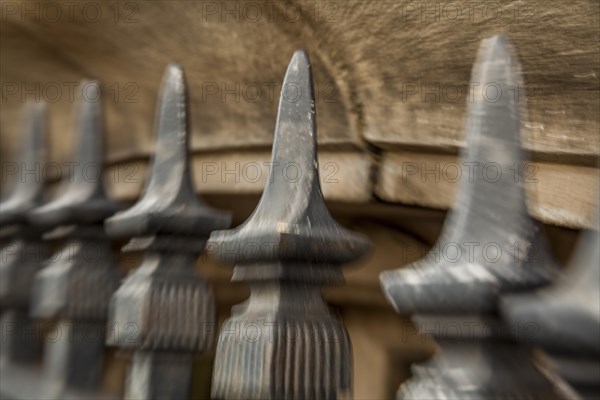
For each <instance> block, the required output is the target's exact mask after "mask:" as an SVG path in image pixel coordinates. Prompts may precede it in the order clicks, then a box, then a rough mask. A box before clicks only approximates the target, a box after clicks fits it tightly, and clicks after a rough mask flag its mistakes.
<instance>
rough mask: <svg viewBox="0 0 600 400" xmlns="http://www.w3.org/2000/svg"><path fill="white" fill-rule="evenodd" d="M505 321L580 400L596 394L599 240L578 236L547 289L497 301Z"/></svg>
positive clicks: (599, 388)
mask: <svg viewBox="0 0 600 400" xmlns="http://www.w3.org/2000/svg"><path fill="white" fill-rule="evenodd" d="M502 311H503V313H504V315H506V317H507V319H508V320H509V321H510V322H511V323H513V324H514V325H516V326H519V327H534V328H535V329H521V330H518V331H516V335H517V336H518V337H519V339H520V340H521V341H522V342H523V343H526V344H530V345H539V346H541V347H542V348H544V349H545V350H546V351H547V352H548V353H550V355H551V357H552V358H553V359H554V363H553V364H555V365H556V371H557V372H558V373H559V375H561V376H562V377H563V378H564V379H565V380H567V381H568V382H569V383H571V384H572V386H573V387H574V388H575V390H576V391H577V392H578V393H579V395H580V396H581V397H582V398H585V399H594V398H597V396H598V394H599V393H600V234H599V233H598V231H597V230H596V231H588V232H585V233H583V234H582V238H581V239H580V241H579V245H578V247H577V249H576V253H575V256H574V258H573V260H572V261H571V263H570V266H569V267H568V268H567V271H566V273H565V275H564V276H562V277H561V279H559V280H558V281H557V282H556V283H555V284H554V285H553V286H551V287H549V288H544V289H540V290H538V291H535V292H532V293H523V294H512V295H508V296H505V297H504V298H503V300H502Z"/></svg>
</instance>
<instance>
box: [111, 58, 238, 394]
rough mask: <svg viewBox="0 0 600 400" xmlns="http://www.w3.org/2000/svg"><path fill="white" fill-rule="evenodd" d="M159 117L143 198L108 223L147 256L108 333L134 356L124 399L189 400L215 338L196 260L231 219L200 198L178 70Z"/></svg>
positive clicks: (211, 303)
mask: <svg viewBox="0 0 600 400" xmlns="http://www.w3.org/2000/svg"><path fill="white" fill-rule="evenodd" d="M156 115H157V116H156V151H155V154H154V158H153V161H152V168H151V173H150V176H149V179H148V183H147V185H146V188H145V189H144V193H143V194H142V197H141V198H140V200H139V201H138V202H137V203H136V204H135V205H134V206H132V207H131V208H129V209H128V210H126V211H123V212H121V213H118V214H116V215H115V216H114V217H112V218H109V219H108V220H107V221H106V223H105V228H106V231H107V232H108V234H109V235H110V236H113V237H133V239H132V240H131V241H130V242H129V244H128V245H127V246H126V247H125V248H124V250H125V251H141V252H143V254H144V258H143V262H142V264H141V266H140V267H139V268H137V269H136V270H135V271H134V272H132V273H130V275H129V276H128V277H127V279H126V280H125V281H124V282H123V284H122V285H121V287H120V288H119V289H118V290H117V292H116V293H115V294H114V296H113V298H112V303H111V310H110V321H109V326H110V327H114V329H115V330H113V331H112V332H111V333H110V335H109V337H108V344H110V345H116V346H119V347H121V348H124V349H131V350H133V351H134V356H133V363H132V365H131V367H130V369H129V373H128V380H127V387H126V398H135V399H138V398H143V399H163V398H168V399H183V398H189V395H190V389H191V382H192V376H191V373H192V361H193V357H192V356H193V354H194V353H198V352H202V351H204V350H206V349H207V347H208V346H209V345H210V342H211V339H212V336H213V334H214V332H215V331H216V326H215V324H216V321H215V308H216V305H215V299H214V295H213V292H212V290H211V288H210V287H209V286H208V284H207V283H206V281H205V280H204V279H203V278H202V277H201V276H200V275H198V274H196V273H195V272H194V267H195V265H196V259H197V258H198V255H199V254H200V253H201V252H202V251H203V250H204V247H205V245H206V241H207V240H208V235H209V233H210V232H211V231H212V230H213V229H223V228H226V227H228V226H229V223H230V216H229V214H228V213H224V212H220V211H217V210H214V209H212V208H209V207H208V206H206V205H205V204H204V203H203V202H202V201H201V200H200V199H199V198H198V197H197V196H196V194H195V191H194V186H193V182H192V179H191V173H190V160H189V155H188V152H189V149H188V142H189V126H188V100H187V90H186V83H185V77H184V73H183V70H182V68H181V67H180V66H178V65H169V66H168V67H167V69H166V72H165V74H164V77H163V82H162V88H161V94H160V98H159V102H158V107H157V114H156ZM127 327H130V328H132V329H133V331H132V330H128V329H127ZM132 332H133V333H132Z"/></svg>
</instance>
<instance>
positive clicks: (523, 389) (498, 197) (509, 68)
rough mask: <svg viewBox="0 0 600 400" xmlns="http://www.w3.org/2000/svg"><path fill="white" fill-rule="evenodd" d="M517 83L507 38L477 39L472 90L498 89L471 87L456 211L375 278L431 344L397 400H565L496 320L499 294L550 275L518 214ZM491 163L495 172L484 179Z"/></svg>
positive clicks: (521, 209) (537, 239)
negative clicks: (426, 243) (465, 170)
mask: <svg viewBox="0 0 600 400" xmlns="http://www.w3.org/2000/svg"><path fill="white" fill-rule="evenodd" d="M520 82H521V76H520V65H519V63H518V61H517V59H516V55H515V51H514V49H513V48H512V46H511V44H510V43H509V41H508V39H507V38H505V37H502V36H495V37H492V38H489V39H486V40H484V41H482V43H481V45H480V48H479V52H478V55H477V60H476V62H475V65H474V68H473V72H472V76H471V85H472V86H476V85H478V87H483V86H485V85H488V86H491V85H494V86H495V87H496V88H497V90H498V92H497V95H495V96H493V98H488V97H485V92H482V91H475V93H476V94H475V95H474V97H473V101H472V102H470V103H469V105H468V112H467V121H466V127H465V131H466V139H467V147H466V149H465V152H464V154H463V160H464V162H463V165H467V166H471V167H472V168H473V171H474V172H473V174H472V175H471V176H472V177H473V179H470V178H467V177H465V178H464V179H463V181H462V182H461V187H460V191H459V193H458V198H457V201H456V206H455V209H454V210H453V211H452V212H451V214H450V215H449V217H448V218H447V221H446V223H445V225H444V229H443V232H442V234H441V237H440V239H439V240H438V243H437V244H436V246H434V249H433V250H432V252H431V253H430V254H429V256H428V257H427V258H425V259H423V260H420V261H418V262H417V263H415V264H413V265H410V266H408V267H407V268H405V269H398V270H394V271H386V272H384V273H382V274H381V282H382V286H383V288H384V291H385V293H386V295H387V297H388V299H389V301H390V302H391V303H392V304H393V305H394V307H395V308H396V310H397V311H398V312H399V313H403V314H412V315H413V321H414V322H415V323H416V324H417V326H418V328H419V329H420V330H421V331H422V332H426V333H431V334H433V336H434V337H435V338H436V340H437V342H438V343H439V346H440V348H439V353H438V354H437V355H436V356H435V357H434V359H433V361H431V362H430V363H429V364H427V365H426V366H423V367H415V368H414V370H413V372H414V377H413V378H412V379H410V380H409V381H407V382H406V383H405V384H404V385H403V386H402V387H401V388H400V391H399V392H398V397H399V398H404V399H425V398H427V399H433V398H457V399H458V398H460V399H474V398H513V397H516V398H544V399H552V398H564V393H562V392H561V388H560V387H559V386H558V385H556V384H555V383H554V382H553V381H552V380H551V379H548V377H547V376H546V375H544V374H543V373H542V372H540V371H539V370H538V369H537V368H536V367H535V366H534V364H533V363H532V361H531V359H530V355H529V352H528V351H527V349H525V348H522V347H520V346H519V345H518V344H517V343H516V342H515V341H513V340H512V335H511V332H510V330H512V329H513V328H514V327H511V326H508V325H507V324H505V322H504V321H503V320H501V319H499V318H498V317H497V313H498V301H499V296H500V295H501V294H502V293H509V292H514V291H520V290H525V289H528V288H533V287H539V286H542V285H546V284H548V283H550V282H551V281H552V280H553V278H554V277H555V276H556V274H557V271H558V268H557V267H556V263H555V262H554V260H553V258H552V257H551V256H550V254H549V253H548V252H547V249H546V244H545V242H544V241H543V239H542V238H541V235H540V232H539V227H538V225H537V224H536V223H535V222H534V221H533V220H532V219H531V218H530V217H529V215H528V213H527V207H526V201H525V191H524V181H523V174H522V170H523V167H524V165H523V161H524V157H523V155H522V150H521V144H520V125H521V124H520V115H521V114H522V113H523V112H524V109H523V107H522V105H521V104H520V103H521V102H522V101H524V96H523V93H518V92H516V90H518V88H522V87H523V85H522V84H519V83H520ZM521 96H522V97H521ZM490 166H493V167H494V169H496V170H497V173H496V174H493V175H487V174H486V173H487V172H488V171H486V169H487V168H491V167H490ZM449 248H454V249H455V252H453V253H448V252H447V251H446V250H447V249H449ZM490 249H491V250H490Z"/></svg>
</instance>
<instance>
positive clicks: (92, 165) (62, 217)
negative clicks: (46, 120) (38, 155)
mask: <svg viewBox="0 0 600 400" xmlns="http://www.w3.org/2000/svg"><path fill="white" fill-rule="evenodd" d="M79 87H80V88H81V93H82V94H81V96H80V97H79V99H78V103H77V106H76V107H77V109H76V112H75V116H76V120H75V125H76V131H77V133H76V135H77V140H78V145H77V150H76V153H75V157H74V161H73V163H72V164H71V166H72V168H69V171H68V173H63V179H62V182H63V183H62V187H61V189H60V194H59V195H58V197H56V198H55V199H54V200H53V201H51V202H50V203H48V204H46V205H44V206H42V207H39V208H37V209H35V210H33V211H31V212H30V213H29V216H28V217H29V221H30V222H31V223H32V224H34V225H37V226H44V227H51V226H58V225H68V224H78V223H99V222H101V221H103V220H104V219H105V218H106V217H108V216H110V215H112V214H114V213H115V212H116V211H117V210H118V209H119V208H120V205H119V204H117V203H115V202H113V201H112V200H110V199H109V198H108V197H107V196H106V193H105V190H104V181H103V169H104V140H103V132H102V105H101V102H100V84H99V83H98V82H95V81H87V80H84V81H81V82H80V83H79ZM63 172H64V171H63Z"/></svg>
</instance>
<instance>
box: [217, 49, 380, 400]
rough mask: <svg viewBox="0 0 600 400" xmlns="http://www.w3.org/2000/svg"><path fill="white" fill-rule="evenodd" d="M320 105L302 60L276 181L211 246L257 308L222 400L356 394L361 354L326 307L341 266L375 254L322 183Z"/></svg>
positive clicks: (239, 339) (231, 356)
mask: <svg viewBox="0 0 600 400" xmlns="http://www.w3.org/2000/svg"><path fill="white" fill-rule="evenodd" d="M315 118H316V116H315V100H314V95H313V86H312V77H311V71H310V64H309V60H308V56H307V55H306V53H304V52H303V51H297V52H296V53H295V54H294V56H293V58H292V60H291V62H290V64H289V66H288V69H287V73H286V76H285V80H284V83H283V87H282V91H281V98H280V102H279V112H278V116H277V125H276V127H275V139H274V144H273V155H272V156H273V159H272V163H271V167H270V171H269V181H268V183H267V186H266V187H265V189H264V192H263V195H262V197H261V199H260V202H259V204H258V206H257V208H256V210H255V211H254V213H253V214H252V216H251V217H250V218H249V219H248V220H247V221H246V222H245V223H244V224H243V225H241V226H240V227H238V228H236V229H233V230H227V231H218V232H213V233H212V234H211V237H210V241H209V246H210V249H211V251H215V253H216V255H217V257H218V258H219V259H220V260H221V261H224V262H230V263H236V264H237V265H236V266H235V269H234V274H233V278H232V280H233V281H236V282H247V283H248V285H249V286H250V290H251V295H250V298H249V299H248V300H247V301H246V302H245V303H243V304H240V305H238V306H235V307H234V308H233V309H232V315H231V317H230V318H229V319H228V320H226V321H225V323H224V324H223V326H222V327H221V331H220V335H219V342H218V347H217V353H216V360H215V367H214V372H213V387H212V397H213V398H215V399H309V398H315V399H316V398H318V399H335V398H341V397H348V396H350V395H351V388H352V354H351V347H350V341H349V338H348V334H347V332H346V329H345V327H344V326H343V324H342V322H341V321H340V320H339V319H338V318H336V317H335V316H334V315H333V314H332V313H331V312H330V311H329V310H328V307H327V305H326V304H325V302H324V301H323V299H322V297H321V287H322V286H324V285H330V284H341V283H342V282H343V275H342V272H341V268H340V265H341V264H342V263H345V262H349V261H353V260H356V259H357V258H359V257H360V256H361V255H363V254H364V253H365V252H366V251H367V250H368V248H369V242H368V240H367V239H366V238H365V237H363V236H361V235H358V234H355V233H352V232H349V231H347V230H346V229H344V228H342V227H341V226H339V225H338V224H337V223H336V222H335V221H334V220H333V218H332V217H331V215H330V214H329V212H328V210H327V208H326V207H325V203H324V201H323V195H322V193H321V187H320V182H319V172H318V163H317V132H316V119H315Z"/></svg>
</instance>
